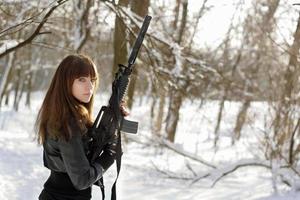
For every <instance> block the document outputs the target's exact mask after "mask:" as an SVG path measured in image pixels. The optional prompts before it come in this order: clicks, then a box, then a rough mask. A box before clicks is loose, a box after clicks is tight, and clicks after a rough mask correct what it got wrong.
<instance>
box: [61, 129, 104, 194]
mask: <svg viewBox="0 0 300 200" xmlns="http://www.w3.org/2000/svg"><path fill="white" fill-rule="evenodd" d="M70 128H71V131H72V137H71V139H70V140H69V141H65V140H59V141H58V146H59V150H60V153H61V156H62V159H63V163H64V165H65V167H66V171H67V174H68V175H69V177H70V179H71V181H72V183H73V185H74V187H75V188H76V189H78V190H83V189H86V188H88V187H90V186H91V185H93V184H94V183H95V182H96V181H97V180H98V179H100V178H101V177H102V175H103V171H104V170H103V167H102V166H101V164H100V162H99V160H100V158H98V159H97V160H96V161H95V162H94V163H92V164H90V163H89V161H88V159H87V157H86V155H85V152H84V147H83V143H82V139H81V133H80V131H79V128H76V127H74V126H72V125H71V127H70Z"/></svg>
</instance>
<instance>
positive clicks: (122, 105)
mask: <svg viewBox="0 0 300 200" xmlns="http://www.w3.org/2000/svg"><path fill="white" fill-rule="evenodd" d="M120 110H121V113H122V115H123V116H124V117H127V116H128V115H129V114H130V112H129V111H128V109H127V107H126V101H124V100H122V101H121V103H120Z"/></svg>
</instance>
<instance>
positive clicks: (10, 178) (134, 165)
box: [0, 92, 300, 200]
mask: <svg viewBox="0 0 300 200" xmlns="http://www.w3.org/2000/svg"><path fill="white" fill-rule="evenodd" d="M43 96H44V93H41V92H39V93H34V95H33V99H32V107H31V108H30V109H29V108H26V107H23V106H20V111H19V112H18V113H17V112H15V111H13V110H12V109H11V106H2V107H1V110H0V199H1V200H28V199H37V198H38V195H39V193H40V191H41V190H42V187H43V183H44V182H45V180H46V179H47V177H48V175H49V171H48V170H47V169H46V168H44V167H43V162H42V148H41V147H40V146H38V145H37V144H36V142H35V140H34V131H33V125H34V119H35V117H36V114H37V110H38V108H39V106H40V104H41V101H42V98H43ZM107 97H108V95H102V96H101V97H100V96H97V97H96V107H97V108H98V107H99V108H100V105H103V104H106V101H107V99H108V98H107ZM198 103H199V104H198ZM148 104H149V102H147V100H146V99H145V100H143V101H142V104H135V105H134V109H133V110H132V111H131V117H130V119H131V120H136V119H138V120H139V124H140V127H139V133H138V135H129V136H128V138H129V140H132V141H134V140H135V141H140V142H130V143H128V144H125V143H124V142H123V145H124V147H123V151H124V154H123V160H122V163H123V165H122V169H121V174H120V177H119V180H118V184H117V192H118V199H119V200H129V199H130V200H134V199H151V200H177V199H178V200H202V199H205V200H227V199H230V200H238V199H247V200H248V199H249V200H283V199H285V200H289V199H291V200H292V199H300V193H299V192H296V191H294V190H293V189H292V190H289V189H287V188H286V187H284V186H283V185H280V184H279V185H278V194H276V195H275V194H274V191H273V186H272V176H271V171H270V170H269V169H267V168H265V167H261V166H251V167H242V168H239V169H237V170H235V171H234V172H233V173H231V174H228V175H226V176H225V177H224V178H222V179H221V180H219V181H218V182H216V183H215V181H216V179H218V177H220V175H222V174H224V173H226V172H227V171H230V170H232V169H233V168H234V166H236V165H237V164H239V165H244V164H248V163H253V162H255V163H257V164H258V165H267V164H268V163H266V162H265V161H262V160H261V158H260V157H259V156H258V155H259V154H260V153H259V150H258V149H255V145H257V140H256V136H258V135H259V132H258V130H259V128H260V126H263V125H262V124H261V123H260V122H262V121H263V120H262V119H263V118H264V116H260V115H259V113H263V111H265V110H266V106H265V104H264V103H259V102H258V103H255V104H253V105H252V106H253V107H254V108H253V109H252V112H251V113H250V114H249V116H252V117H253V118H254V119H256V121H253V122H252V124H251V127H250V126H247V127H246V128H245V132H246V133H247V132H250V133H251V134H249V135H248V136H247V135H246V134H244V135H242V138H241V140H240V141H239V142H237V143H236V144H235V145H234V146H231V144H230V143H231V141H230V134H231V128H232V127H233V125H234V120H235V116H236V113H237V111H238V109H239V106H240V104H239V103H238V102H226V103H225V111H224V117H225V120H224V121H223V122H222V123H221V127H220V147H219V149H218V151H217V152H215V150H214V149H213V138H212V135H211V133H213V130H214V125H215V121H216V120H215V119H216V113H217V110H218V106H217V105H218V102H217V101H210V102H206V103H205V104H204V105H203V106H202V107H201V109H200V107H199V105H200V102H197V101H194V102H193V103H191V102H190V101H185V102H184V104H183V107H182V108H181V109H180V122H179V124H178V131H177V136H176V139H175V144H169V145H170V146H171V147H174V148H175V149H176V150H177V151H179V152H185V153H186V155H185V156H181V155H178V154H177V153H175V152H174V151H173V150H171V149H169V148H162V147H161V146H159V145H154V141H155V139H152V140H150V139H149V138H151V137H150V136H151V134H150V108H149V106H148ZM255 110H257V111H258V113H255V112H254V111H255ZM95 113H96V112H95ZM253 131H255V132H253ZM250 136H252V137H250ZM256 148H257V147H256ZM250 150H251V151H250ZM191 155H192V156H197V157H198V158H201V159H203V160H204V161H206V162H209V163H211V164H213V165H215V166H217V167H218V168H217V169H214V168H211V167H208V166H206V165H203V164H201V163H199V162H197V161H195V160H191V159H189V158H188V157H189V156H191ZM187 166H188V167H187ZM207 172H210V176H208V177H206V178H202V179H199V180H196V179H197V178H198V177H200V176H201V175H205V174H206V173H207ZM195 174H197V176H195ZM115 176H116V172H115V166H113V167H112V168H110V169H109V170H108V171H107V173H106V174H105V176H104V181H105V184H106V190H107V191H106V195H107V197H109V196H110V194H109V193H110V192H109V190H110V186H111V185H112V183H113V181H114V178H115ZM170 176H173V177H172V178H170ZM214 183H215V185H214V187H212V185H213V184H214ZM100 198H101V192H100V189H99V188H97V187H94V188H93V198H92V199H100Z"/></svg>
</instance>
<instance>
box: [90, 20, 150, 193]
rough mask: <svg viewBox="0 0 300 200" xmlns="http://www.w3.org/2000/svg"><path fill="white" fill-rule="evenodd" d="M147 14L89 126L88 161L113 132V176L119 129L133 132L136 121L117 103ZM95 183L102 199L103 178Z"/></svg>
mask: <svg viewBox="0 0 300 200" xmlns="http://www.w3.org/2000/svg"><path fill="white" fill-rule="evenodd" d="M151 18H152V17H151V16H148V15H147V16H146V17H145V19H144V22H143V25H142V27H141V29H140V32H139V34H138V36H137V39H136V41H135V43H134V45H133V49H132V51H131V53H130V56H129V59H128V65H127V66H125V65H122V64H119V65H118V66H119V70H118V72H117V73H116V74H115V79H114V81H113V83H112V94H111V97H110V99H109V103H108V105H107V106H102V107H101V109H100V111H99V113H98V115H97V117H96V120H95V122H94V123H93V126H92V127H91V129H89V135H90V137H91V138H92V139H91V146H90V149H91V153H90V155H88V158H89V160H90V162H91V163H92V162H94V161H95V159H96V158H97V157H99V155H100V154H101V152H102V150H103V148H104V147H105V145H106V144H107V142H108V141H109V139H110V138H111V136H112V135H114V134H115V133H116V132H117V140H118V142H117V148H116V163H117V178H116V181H117V179H118V176H119V172H120V169H121V156H122V148H121V135H120V132H121V131H122V132H125V133H132V134H136V133H137V130H138V122H134V121H129V120H126V119H124V116H123V115H122V113H121V111H120V103H121V101H122V99H123V97H124V95H125V92H126V89H127V86H128V84H129V77H130V75H131V72H132V68H133V65H134V63H135V59H136V57H137V55H138V52H139V50H140V47H141V46H142V43H143V40H144V37H145V35H146V32H147V29H148V27H149V24H150V21H151ZM100 181H101V182H100V183H99V185H100V187H101V191H102V199H104V196H105V195H104V188H103V179H102V178H101V180H100ZM116 181H115V183H114V185H113V188H112V197H111V198H112V199H116Z"/></svg>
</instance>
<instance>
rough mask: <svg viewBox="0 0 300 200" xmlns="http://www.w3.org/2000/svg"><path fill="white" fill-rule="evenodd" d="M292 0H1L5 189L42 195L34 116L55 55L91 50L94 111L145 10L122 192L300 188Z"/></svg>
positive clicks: (156, 194)
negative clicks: (96, 77) (134, 123)
mask: <svg viewBox="0 0 300 200" xmlns="http://www.w3.org/2000/svg"><path fill="white" fill-rule="evenodd" d="M296 3H300V1H299V2H297V1H291V0H223V1H220V0H219V1H217V0H119V1H111V0H56V1H54V0H48V1H47V0H34V1H33V0H1V1H0V199H2V200H8V199H9V200H12V199H18V200H19V199H26V200H27V199H37V197H38V194H39V192H40V191H41V189H42V184H43V183H44V181H45V180H46V178H47V176H48V174H49V172H48V170H47V169H45V168H44V167H43V166H42V148H41V147H40V146H38V145H37V144H36V142H35V140H34V129H33V124H34V120H35V117H36V114H37V111H38V109H39V106H40V105H41V102H42V99H43V97H44V94H45V91H46V89H47V87H48V86H49V83H50V80H51V78H52V75H53V72H54V71H55V69H56V67H57V66H58V63H59V62H60V61H61V60H62V59H63V58H64V57H65V56H66V55H68V54H74V53H83V54H87V55H89V56H90V57H91V58H92V59H93V60H94V61H95V63H96V65H97V67H98V71H99V74H100V88H99V89H98V91H97V97H96V105H95V111H96V110H98V109H99V108H100V106H101V105H105V104H106V103H107V99H108V97H109V95H110V88H111V82H112V79H113V77H114V73H115V72H116V66H117V64H119V63H122V64H127V63H126V62H127V58H128V54H129V53H130V50H131V47H132V44H133V41H134V40H135V36H136V34H137V32H138V30H139V27H140V26H141V23H142V20H143V18H144V16H145V15H146V14H149V15H151V16H152V17H153V18H152V21H151V23H150V27H149V29H148V32H147V36H146V37H145V40H144V43H143V47H142V49H141V52H140V54H139V57H138V59H137V61H136V64H135V68H134V71H133V76H132V79H131V82H130V86H129V88H128V97H127V102H128V107H129V108H130V109H131V113H132V114H131V116H130V117H131V118H135V119H136V120H138V121H139V122H140V128H139V134H138V135H137V136H132V135H123V136H124V139H123V141H124V142H123V145H124V147H123V149H124V156H123V168H122V171H121V177H120V180H119V183H118V185H119V188H118V194H119V195H118V196H119V198H120V199H172V200H173V199H197V200H198V199H299V198H300V194H299V192H298V191H299V190H300V166H299V162H300V160H299V159H300V140H299V136H300V128H299V126H300V118H299V105H298V104H299V103H300V84H299V83H300V79H299V75H300V65H299V56H300V55H299V48H300V15H299V11H300V5H293V4H296ZM97 99H98V100H97ZM114 173H115V172H114V170H110V171H109V172H108V173H107V175H106V176H107V177H105V179H106V180H107V183H108V184H110V183H111V182H113V180H114V178H115V174H114ZM107 190H109V186H107ZM99 191H100V190H99ZM99 191H98V189H96V188H94V191H93V196H94V198H93V199H100V192H99ZM108 193H109V191H108Z"/></svg>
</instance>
